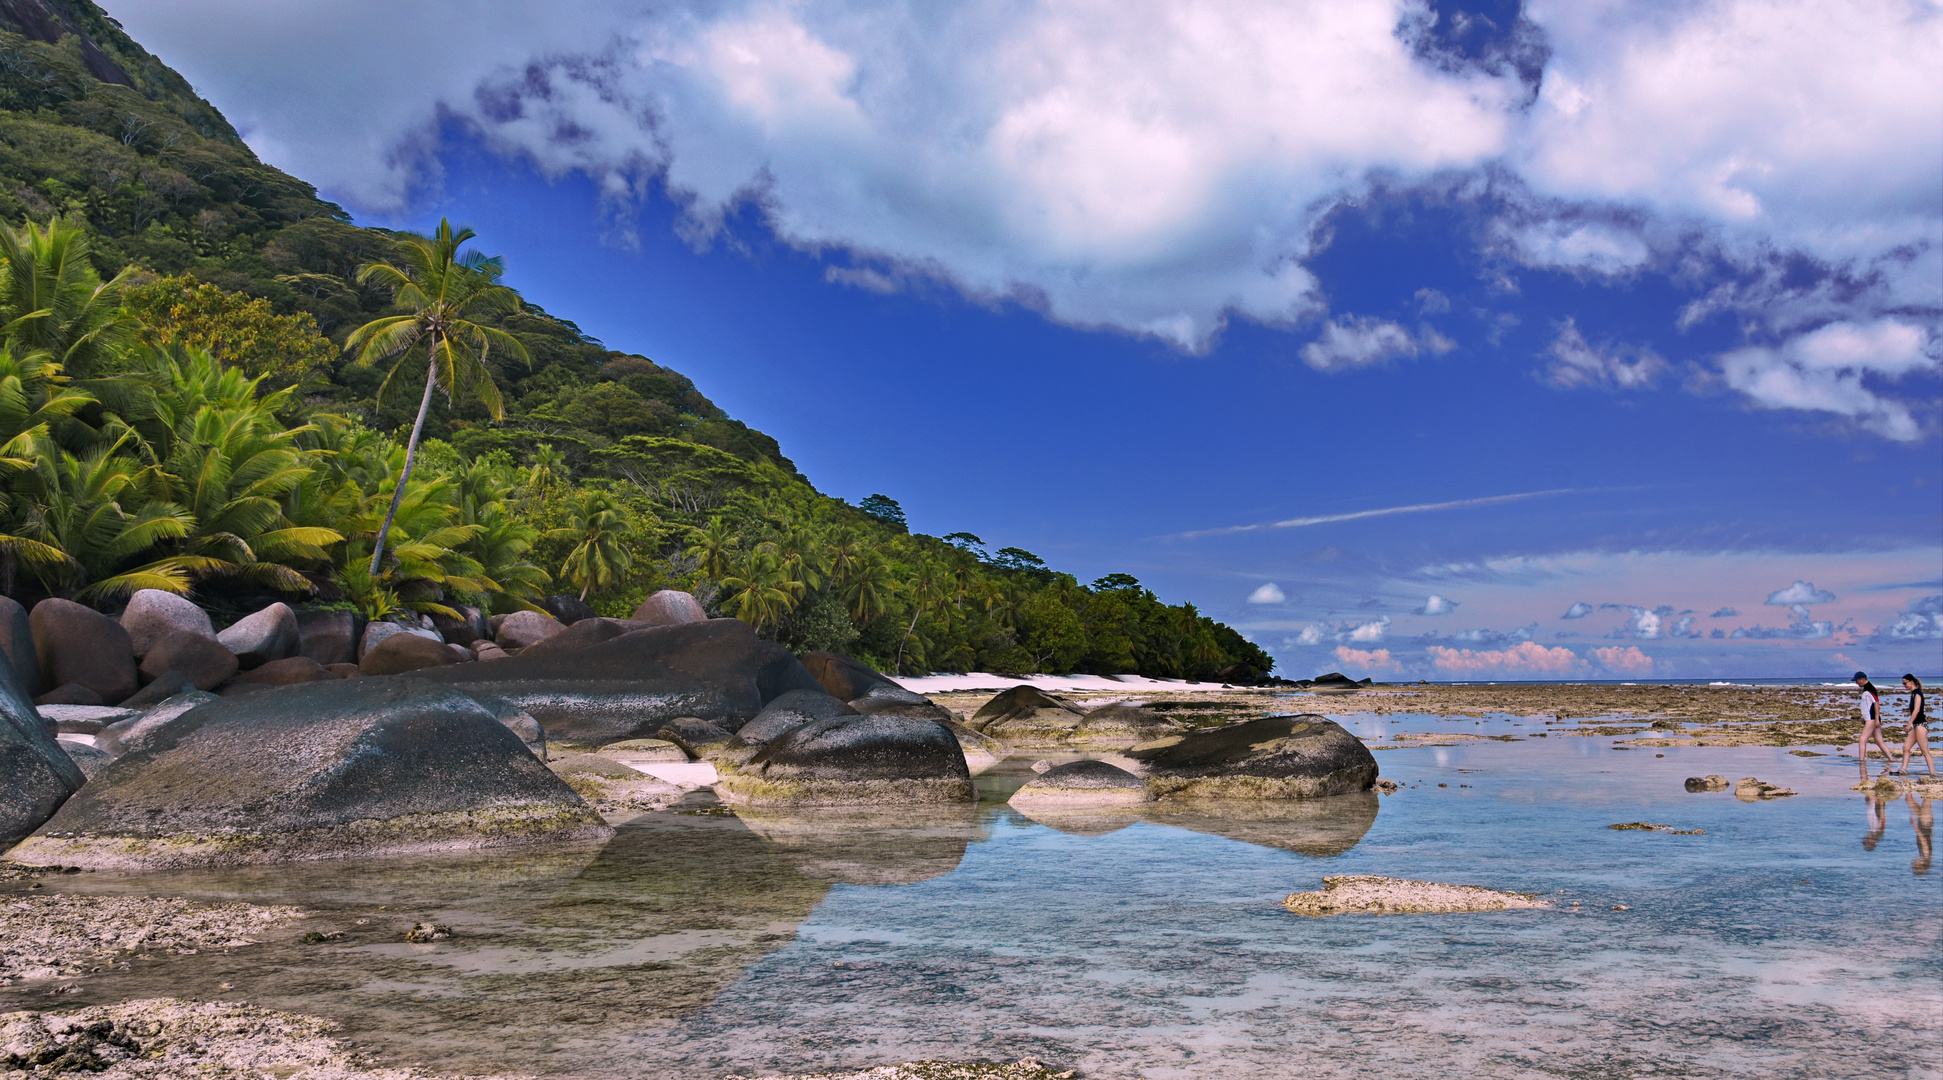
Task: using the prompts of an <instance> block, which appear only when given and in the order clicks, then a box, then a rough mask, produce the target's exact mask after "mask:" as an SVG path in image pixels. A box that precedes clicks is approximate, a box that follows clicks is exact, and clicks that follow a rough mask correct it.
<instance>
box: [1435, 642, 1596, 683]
mask: <svg viewBox="0 0 1943 1080" xmlns="http://www.w3.org/2000/svg"><path fill="white" fill-rule="evenodd" d="M1425 652H1426V654H1427V655H1428V656H1429V657H1430V663H1431V666H1432V667H1435V668H1436V669H1437V670H1438V671H1441V672H1444V673H1445V674H1448V675H1469V676H1477V675H1542V676H1551V677H1554V678H1556V677H1558V676H1562V675H1571V674H1574V673H1576V672H1579V671H1582V670H1584V668H1585V661H1583V660H1580V659H1579V656H1578V654H1577V653H1575V652H1573V651H1572V650H1571V649H1568V648H1566V647H1565V646H1563V645H1558V646H1551V647H1547V646H1544V645H1540V644H1538V643H1536V642H1532V641H1521V642H1519V643H1518V644H1516V645H1513V646H1512V647H1511V648H1508V649H1486V650H1475V649H1452V648H1449V647H1447V646H1443V645H1432V646H1431V647H1430V648H1429V649H1427V650H1425Z"/></svg>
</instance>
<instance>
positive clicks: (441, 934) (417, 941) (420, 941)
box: [405, 922, 452, 945]
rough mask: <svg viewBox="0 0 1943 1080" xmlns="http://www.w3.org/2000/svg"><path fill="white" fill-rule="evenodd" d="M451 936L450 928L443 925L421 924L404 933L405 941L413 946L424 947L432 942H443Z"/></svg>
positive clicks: (433, 923)
mask: <svg viewBox="0 0 1943 1080" xmlns="http://www.w3.org/2000/svg"><path fill="white" fill-rule="evenodd" d="M451 936H452V928H451V927H449V926H447V925H445V924H444V923H435V922H422V923H418V924H416V925H414V926H413V927H412V928H411V929H410V930H407V931H405V940H406V941H409V942H411V943H412V944H414V945H424V944H428V943H430V942H434V941H444V940H445V939H446V938H449V937H451Z"/></svg>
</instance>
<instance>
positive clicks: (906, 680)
mask: <svg viewBox="0 0 1943 1080" xmlns="http://www.w3.org/2000/svg"><path fill="white" fill-rule="evenodd" d="M1021 683H1030V684H1032V685H1033V686H1036V687H1038V688H1039V689H1041V690H1044V691H1046V692H1047V693H1092V692H1098V691H1103V690H1104V691H1112V690H1120V691H1127V690H1144V691H1165V692H1167V693H1193V692H1195V691H1201V690H1233V689H1235V687H1233V686H1230V685H1228V684H1225V683H1218V682H1189V681H1188V680H1186V679H1150V678H1147V677H1146V676H1144V675H994V674H991V673H990V672H985V671H972V672H967V673H965V674H963V675H909V676H902V677H898V678H897V685H899V686H902V687H903V688H904V689H906V690H909V691H911V692H912V693H914V694H925V695H930V694H951V693H964V692H967V691H971V690H990V691H992V692H994V693H996V692H998V691H1000V690H1009V689H1011V688H1012V687H1014V686H1018V685H1020V684H1021Z"/></svg>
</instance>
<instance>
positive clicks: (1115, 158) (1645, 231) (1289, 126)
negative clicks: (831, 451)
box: [117, 0, 1943, 438]
mask: <svg viewBox="0 0 1943 1080" xmlns="http://www.w3.org/2000/svg"><path fill="white" fill-rule="evenodd" d="M125 7H126V10H122V9H119V8H118V9H117V14H118V15H119V16H121V17H122V18H123V20H124V21H125V22H126V23H127V24H128V26H129V28H130V30H131V31H132V32H133V33H134V34H135V35H136V36H137V37H138V38H139V39H141V40H143V41H144V42H145V43H147V44H149V45H150V46H151V47H153V48H155V49H156V50H157V52H158V53H159V54H160V55H162V56H164V57H165V58H168V59H169V60H171V61H172V62H175V63H177V64H178V65H180V66H182V67H183V68H184V69H185V70H186V72H187V73H188V74H189V75H190V77H191V78H192V79H193V80H194V81H195V82H196V83H197V84H198V86H199V88H200V89H202V90H203V91H204V92H205V93H207V94H208V95H210V96H211V98H212V99H213V100H214V101H215V102H216V104H217V105H218V106H220V107H222V108H223V109H224V110H225V111H226V112H228V113H229V115H230V116H231V117H232V118H233V119H234V120H236V121H237V122H238V124H239V126H240V127H241V128H243V129H244V131H245V133H246V137H247V138H248V139H249V141H250V143H251V145H252V146H253V147H255V148H256V149H257V151H258V152H259V153H260V154H262V155H263V156H264V157H265V158H266V159H267V160H270V161H272V162H274V163H276V164H279V165H281V166H284V167H286V168H289V169H291V170H292V171H294V172H296V173H297V174H299V175H301V176H304V177H305V178H307V179H309V180H311V181H313V182H316V183H318V184H319V185H320V186H322V187H323V188H324V189H325V190H326V191H327V193H329V194H331V195H332V196H333V197H337V198H340V199H343V200H346V201H348V202H350V203H352V204H353V205H355V206H356V207H357V208H358V209H360V210H363V211H382V210H391V209H397V208H400V207H402V206H405V205H406V204H408V203H410V202H411V201H412V199H413V196H414V194H415V193H418V194H423V193H424V192H425V191H426V190H427V189H428V188H435V187H436V185H437V184H438V182H439V177H438V175H437V154H436V148H437V147H436V143H437V137H438V132H439V130H440V125H441V124H457V125H463V126H468V127H470V128H471V129H472V130H474V131H476V132H477V133H478V134H479V135H480V136H482V137H483V138H484V139H485V140H486V142H487V143H488V144H489V145H491V146H493V147H495V148H497V149H499V150H500V151H503V152H505V153H507V154H511V155H517V156H521V157H524V158H525V159H527V160H529V161H531V162H532V163H534V164H535V165H537V166H538V167H539V168H540V169H541V170H543V171H545V172H547V173H548V174H550V175H555V176H559V175H565V174H567V173H570V172H578V173H581V174H584V175H586V176H588V177H590V178H592V179H593V180H594V182H595V183H596V184H597V185H598V186H599V188H600V190H601V191H602V192H604V193H605V194H606V195H607V196H608V198H609V199H610V200H611V201H612V202H613V204H614V205H615V206H616V207H620V208H622V209H623V210H624V209H625V208H626V207H629V206H632V205H633V204H634V203H635V202H636V201H638V200H639V199H640V198H641V197H642V195H643V194H644V193H646V192H648V191H650V190H652V189H653V188H654V187H655V186H657V185H658V186H660V187H662V188H664V189H665V190H666V191H667V192H668V193H670V194H671V195H672V196H673V197H674V198H675V199H676V200H677V201H679V202H680V203H682V204H683V205H684V206H685V207H686V209H687V212H688V213H687V220H686V222H685V224H684V226H683V228H684V231H685V233H686V234H687V235H689V236H691V237H696V238H704V237H706V236H708V235H709V234H710V232H711V230H713V229H714V228H715V227H716V226H717V225H718V224H719V222H720V221H721V220H723V218H724V216H725V215H726V214H729V213H731V212H735V211H738V210H741V209H745V208H746V209H750V210H753V211H754V212H755V213H756V214H757V215H759V216H760V217H761V218H762V219H763V220H765V221H766V222H767V224H768V225H769V227H770V228H771V229H773V231H774V232H775V234H776V235H777V236H779V237H780V238H781V239H782V240H783V241H785V242H787V243H790V244H793V245H796V246H798V247H799V248H801V249H803V250H807V251H814V252H819V253H821V252H838V253H841V254H842V265H841V266H838V267H837V273H836V276H835V277H834V278H833V280H835V281H838V282H842V283H847V284H853V285H857V286H859V287H862V288H868V289H879V290H881V289H889V288H904V287H908V286H909V285H910V284H911V283H915V282H921V281H940V280H941V281H945V282H948V283H950V284H951V285H953V286H955V287H957V288H958V289H960V290H962V291H963V292H964V293H965V294H966V295H968V296H971V297H973V298H975V299H980V300H988V301H989V300H1000V299H1012V300H1017V301H1020V302H1023V303H1027V304H1030V305H1032V306H1034V307H1035V308H1037V309H1039V310H1042V311H1044V312H1045V313H1046V314H1047V315H1048V316H1050V317H1051V318H1054V319H1057V320H1060V321H1062V322H1065V323H1069V324H1073V325H1078V326H1104V327H1114V328H1118V329H1121V330H1126V331H1131V332H1134V333H1143V334H1152V335H1155V336H1158V337H1160V338H1163V339H1165V340H1168V341H1170V342H1173V343H1175V344H1176V345H1178V346H1180V347H1182V348H1186V349H1200V348H1204V347H1206V346H1207V345H1208V344H1209V343H1210V341H1211V340H1212V339H1213V337H1214V335H1215V334H1217V333H1218V332H1219V331H1220V329H1221V327H1222V326H1223V324H1224V322H1225V321H1226V320H1227V319H1228V318H1230V317H1231V316H1233V315H1240V316H1243V317H1246V318H1250V319H1255V320H1259V321H1263V322H1267V323H1271V324H1276V325H1290V324H1293V323H1295V322H1297V321H1299V320H1301V319H1304V318H1313V317H1314V316H1315V315H1316V314H1318V313H1319V312H1320V311H1321V310H1322V304H1321V303H1320V300H1319V298H1318V297H1317V295H1316V283H1315V281H1314V279H1313V278H1312V276H1311V275H1310V273H1309V272H1308V270H1306V269H1305V268H1304V266H1303V260H1304V259H1306V258H1307V257H1308V256H1309V255H1310V254H1312V253H1313V251H1314V249H1315V246H1316V245H1317V244H1318V243H1319V242H1321V240H1320V237H1319V233H1318V223H1319V222H1321V221H1323V220H1324V218H1325V216H1326V215H1327V214H1328V213H1329V212H1330V211H1331V210H1332V209H1334V208H1336V207H1338V206H1341V205H1343V204H1345V203H1346V202H1348V201H1353V200H1355V199H1357V198H1359V197H1361V196H1362V195H1363V194H1364V193H1365V192H1367V191H1368V190H1370V189H1371V188H1372V186H1373V185H1375V184H1381V185H1383V186H1384V187H1385V188H1386V189H1390V190H1409V189H1411V188H1412V187H1422V186H1425V185H1440V190H1446V191H1463V190H1483V189H1485V188H1491V189H1492V190H1494V191H1499V192H1509V193H1510V194H1509V195H1506V196H1505V197H1504V198H1505V201H1507V202H1508V203H1510V204H1515V205H1514V209H1513V211H1510V212H1507V214H1506V216H1505V218H1504V220H1503V221H1502V222H1501V223H1500V226H1499V228H1498V230H1497V232H1496V233H1495V234H1494V235H1495V240H1494V241H1493V242H1494V243H1496V244H1499V245H1501V246H1504V247H1506V248H1507V249H1508V250H1510V251H1512V252H1513V253H1514V255H1515V257H1516V258H1518V259H1520V260H1522V261H1524V262H1526V263H1528V264H1530V265H1534V266H1545V267H1554V268H1562V269H1567V270H1574V271H1584V272H1588V273H1594V274H1604V275H1613V274H1625V273H1630V272H1632V271H1633V270H1635V269H1636V268H1639V267H1642V266H1646V265H1649V264H1659V263H1668V262H1670V260H1671V257H1674V256H1683V255H1688V254H1697V255H1698V256H1701V257H1702V258H1701V259H1700V260H1698V261H1705V260H1706V259H1712V258H1719V259H1724V260H1726V261H1727V262H1728V263H1729V264H1731V265H1733V266H1734V267H1735V268H1736V273H1735V274H1734V275H1733V277H1734V278H1735V283H1738V282H1740V281H1743V280H1745V281H1749V282H1754V281H1761V280H1766V279H1767V278H1768V277H1770V276H1772V277H1773V280H1775V281H1776V282H1779V284H1777V285H1776V286H1774V287H1775V288H1778V289H1781V290H1784V291H1785V290H1787V289H1791V288H1794V286H1793V285H1790V284H1788V282H1787V280H1784V279H1787V278H1788V274H1789V273H1792V271H1791V270H1789V271H1787V272H1782V271H1779V270H1776V269H1775V268H1777V267H1784V268H1785V267H1792V266H1793V265H1794V263H1793V262H1791V256H1792V255H1793V254H1794V253H1805V254H1806V255H1808V256H1809V259H1810V260H1811V261H1812V262H1813V263H1814V264H1815V265H1816V266H1818V267H1821V268H1824V269H1830V270H1831V272H1833V270H1837V269H1839V270H1840V272H1841V273H1842V274H1843V275H1845V276H1844V280H1845V281H1852V282H1862V283H1864V284H1865V287H1864V288H1861V289H1860V290H1857V289H1848V288H1843V289H1838V290H1835V292H1834V293H1831V294H1830V297H1831V298H1830V299H1829V300H1828V301H1827V304H1829V305H1833V308H1832V310H1824V311H1823V312H1822V315H1821V317H1820V318H1819V320H1818V321H1817V323H1816V325H1820V324H1821V323H1827V322H1831V321H1840V320H1849V321H1851V322H1853V323H1854V324H1856V325H1865V324H1867V323H1868V322H1869V321H1870V320H1872V319H1878V318H1881V317H1884V316H1887V315H1891V314H1894V313H1896V312H1908V311H1910V310H1913V309H1915V308H1921V309H1924V310H1933V309H1934V308H1935V307H1936V306H1937V303H1936V299H1935V292H1936V289H1935V285H1934V283H1935V281H1936V280H1937V278H1938V273H1939V270H1943V255H1940V254H1939V252H1943V212H1939V209H1938V207H1937V204H1936V199H1935V192H1936V190H1937V186H1938V182H1939V175H1940V168H1943V166H1940V164H1939V163H1943V95H1938V94H1936V93H1934V92H1933V91H1934V73H1935V71H1937V70H1939V69H1943V34H1940V33H1939V32H1938V29H1937V28H1938V26H1939V24H1943V14H1939V11H1938V9H1937V8H1936V6H1935V5H1934V4H1933V3H1929V2H1927V0H1852V2H1849V3H1843V4H1832V3H1826V2H1815V0H1695V2H1691V3H1683V4H1679V5H1671V6H1669V5H1664V4H1656V3H1650V2H1648V0H1614V2H1609V3H1599V4H1578V3H1563V2H1559V0H1550V2H1541V3H1533V4H1530V5H1528V6H1527V9H1526V15H1525V17H1523V18H1521V19H1520V20H1519V24H1518V27H1517V29H1516V30H1515V32H1512V33H1509V34H1502V35H1499V38H1497V39H1492V40H1490V41H1489V42H1488V45H1489V47H1488V48H1482V49H1479V48H1464V49H1458V48H1455V47H1453V46H1452V45H1451V42H1453V41H1457V40H1459V39H1464V40H1467V41H1468V40H1470V39H1469V38H1467V37H1466V35H1470V34H1472V33H1473V31H1477V30H1478V27H1479V26H1481V25H1482V23H1481V22H1480V20H1477V19H1469V18H1463V17H1458V16H1449V17H1442V18H1440V17H1438V16H1435V15H1433V14H1432V13H1431V12H1430V10H1429V9H1428V7H1427V6H1425V5H1422V4H1420V3H1418V2H1416V0H1408V2H1399V0H1231V2H1226V3H1219V4H1215V3H1206V2H1197V0H1120V2H1117V3H1108V2H1106V0H1075V2H1071V3H1061V4H1037V5H1009V4H1002V3H994V2H991V0H940V2H938V3H933V4H920V5H910V4H892V3H888V2H885V0H800V2H784V0H670V2H668V3H664V4H658V5H654V6H653V7H652V8H648V7H643V6H638V5H622V6H616V5H614V4H612V3H609V2H606V0H547V2H545V3H542V2H541V0H482V2H472V0H465V2H462V0H420V2H418V3H413V4H403V5H401V4H396V3H380V2H378V0H283V2H280V3H277V4H263V3H260V2H255V0H146V2H145V3H142V4H138V5H126V6H125ZM431 40H436V41H438V42H440V47H439V48H437V49H434V50H426V49H425V48H424V47H423V43H424V42H426V41H431ZM1472 44H1476V43H1475V42H1472ZM320 57H328V58H329V62H328V63H320V62H319V58H320ZM1541 73H1542V78H1540V76H1541ZM1534 87H1536V88H1538V89H1537V90H1536V98H1535V100H1534V98H1533V93H1534ZM1803 101H1807V102H1811V103H1812V107H1806V108H1804V107H1802V106H1801V104H1800V103H1801V102H1803ZM1480 177H1494V178H1502V183H1499V182H1497V181H1495V180H1494V181H1491V182H1489V183H1486V184H1482V185H1476V184H1473V185H1471V187H1470V188H1466V187H1465V184H1467V183H1469V182H1470V181H1471V180H1475V179H1477V178H1480ZM1453 178H1455V180H1454V181H1453ZM1464 197H1467V198H1468V197H1470V196H1468V195H1466V196H1464ZM616 219H617V220H619V221H626V220H629V215H628V214H626V213H617V214H616ZM1770 272H1772V274H1771V273H1770ZM1507 283H1509V282H1507ZM1730 284H1734V283H1730ZM1735 287H1736V288H1739V287H1740V286H1739V285H1738V284H1736V285H1735ZM1730 292H1731V290H1730ZM1836 293H1839V294H1841V295H1839V296H1838V295H1836ZM1712 302H1713V303H1714V304H1715V305H1716V308H1720V307H1737V306H1738V307H1743V308H1744V307H1745V306H1746V305H1748V304H1766V305H1772V304H1776V303H1780V302H1782V301H1780V300H1777V299H1775V298H1774V296H1771V295H1768V294H1763V293H1760V292H1758V291H1756V290H1751V289H1743V290H1742V291H1741V292H1738V293H1732V295H1728V294H1723V296H1722V297H1720V298H1717V299H1716V300H1714V301H1712ZM1433 309H1434V301H1433V300H1431V299H1430V298H1425V301H1424V303H1423V305H1421V310H1422V311H1424V312H1426V313H1427V312H1429V311H1431V310H1433ZM1330 327H1333V328H1335V329H1334V333H1333V337H1332V333H1331V330H1330ZM1386 328H1387V329H1386ZM1399 335H1402V336H1399ZM1406 337H1407V338H1409V339H1410V340H1411V341H1412V343H1413V344H1414V346H1415V347H1416V348H1417V349H1419V350H1426V349H1428V350H1432V351H1434V350H1436V349H1437V348H1439V347H1440V346H1439V345H1438V344H1437V342H1438V341H1441V340H1442V339H1440V338H1433V337H1432V336H1430V335H1429V334H1427V333H1425V332H1424V331H1421V330H1420V331H1418V332H1417V333H1414V334H1412V333H1410V332H1409V331H1407V330H1405V329H1404V327H1402V326H1401V325H1400V324H1396V323H1387V324H1384V323H1381V322H1380V321H1376V322H1373V323H1366V322H1365V321H1362V320H1356V319H1343V320H1339V321H1336V322H1332V323H1330V324H1328V326H1326V327H1325V330H1324V334H1323V338H1322V340H1321V341H1319V342H1318V343H1317V344H1316V349H1317V355H1318V356H1319V357H1322V358H1323V359H1324V360H1325V361H1326V364H1327V365H1328V366H1329V368H1330V369H1331V370H1335V369H1338V368H1340V367H1342V366H1348V365H1350V364H1351V363H1352V362H1353V361H1354V360H1355V359H1356V358H1358V357H1377V358H1379V359H1380V358H1384V357H1394V356H1400V355H1406V354H1407V353H1408V350H1407V349H1406V348H1405V346H1404V345H1403V341H1404V340H1405V338H1406ZM1332 341H1333V342H1334V345H1332V344H1331V342H1332ZM1351 346H1356V347H1351ZM1786 348H1787V347H1786V346H1784V347H1783V349H1782V350H1770V351H1774V352H1776V353H1777V354H1785V352H1786ZM1359 350H1360V351H1359ZM1306 358H1307V357H1306V356H1305V359H1306ZM1785 359H1786V356H1785V355H1783V360H1784V361H1785ZM1363 362H1374V361H1373V360H1364V361H1363ZM1629 362H1637V359H1636V358H1635V360H1634V361H1629ZM1784 366H1785V365H1784ZM1724 367H1725V368H1727V369H1730V370H1727V371H1726V372H1725V374H1727V375H1728V376H1729V377H1730V378H1731V379H1732V380H1738V382H1739V383H1740V384H1743V385H1736V389H1739V390H1741V391H1742V392H1743V393H1747V394H1749V396H1750V397H1751V398H1754V399H1755V400H1757V401H1759V402H1761V403H1763V404H1767V405H1770V406H1771V407H1786V408H1797V407H1808V408H1816V409H1823V408H1825V406H1826V404H1827V403H1828V402H1831V401H1832V402H1835V403H1836V404H1838V405H1840V406H1841V409H1847V410H1850V411H1848V412H1845V413H1844V415H1850V416H1854V417H1857V418H1858V419H1862V420H1863V422H1865V423H1867V424H1869V425H1870V426H1871V427H1872V428H1875V429H1878V430H1882V431H1885V432H1888V433H1891V437H1896V438H1901V437H1903V436H1902V435H1900V434H1895V433H1896V432H1900V431H1902V430H1904V428H1903V427H1902V426H1901V425H1902V419H1903V418H1902V415H1901V414H1900V413H1898V412H1897V410H1896V408H1895V407H1894V406H1893V403H1891V404H1890V405H1880V404H1877V405H1871V404H1870V403H1868V402H1867V401H1866V400H1864V401H1862V404H1861V405H1857V404H1855V403H1854V401H1850V400H1848V399H1846V398H1844V397H1843V393H1838V392H1836V391H1843V386H1842V384H1841V383H1840V381H1839V380H1836V385H1835V387H1834V390H1833V391H1831V389H1830V387H1829V386H1828V385H1826V384H1827V382H1828V380H1826V379H1822V380H1821V381H1820V382H1817V381H1816V380H1817V379H1819V378H1820V376H1815V377H1810V376H1809V375H1807V374H1804V373H1803V371H1796V372H1794V373H1793V374H1792V375H1790V374H1789V373H1788V372H1782V373H1781V374H1779V375H1776V374H1774V371H1775V363H1774V362H1773V361H1772V360H1770V359H1765V358H1763V357H1759V356H1754V357H1739V358H1737V359H1736V360H1735V361H1734V363H1733V364H1731V365H1724ZM1804 370H1806V369H1804ZM1790 379H1792V380H1793V381H1794V382H1796V383H1801V384H1803V385H1801V386H1790V385H1788V384H1789V382H1790ZM1750 388H1751V389H1750ZM1843 392H1846V393H1848V397H1849V398H1853V397H1854V394H1853V393H1852V392H1850V391H1843ZM1795 400H1810V401H1814V402H1817V403H1816V404H1812V405H1808V406H1799V405H1795V404H1788V403H1787V402H1791V401H1795ZM1841 409H1838V410H1837V411H1841ZM1857 409H1861V410H1862V411H1855V410H1857Z"/></svg>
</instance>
